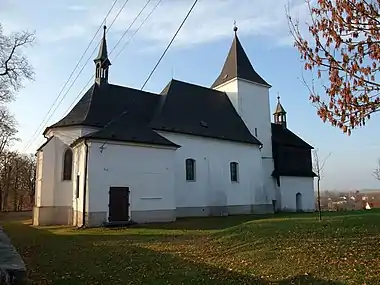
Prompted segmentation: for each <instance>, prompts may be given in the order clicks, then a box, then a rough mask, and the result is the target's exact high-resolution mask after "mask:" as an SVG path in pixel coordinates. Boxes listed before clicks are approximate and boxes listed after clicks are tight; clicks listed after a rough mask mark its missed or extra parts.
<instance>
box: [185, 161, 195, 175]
mask: <svg viewBox="0 0 380 285" xmlns="http://www.w3.org/2000/svg"><path fill="white" fill-rule="evenodd" d="M186 181H195V160H194V159H192V158H188V159H186Z"/></svg>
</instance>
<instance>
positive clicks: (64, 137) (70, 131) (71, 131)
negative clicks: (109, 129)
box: [46, 126, 99, 145]
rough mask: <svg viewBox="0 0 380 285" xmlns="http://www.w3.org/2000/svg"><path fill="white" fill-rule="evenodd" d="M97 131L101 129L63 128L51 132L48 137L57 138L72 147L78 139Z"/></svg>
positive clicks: (83, 127)
mask: <svg viewBox="0 0 380 285" xmlns="http://www.w3.org/2000/svg"><path fill="white" fill-rule="evenodd" d="M97 130H99V129H98V128H93V127H85V126H72V127H61V128H54V129H51V130H49V131H48V132H47V134H46V136H48V137H51V136H55V137H57V138H59V139H60V140H61V141H62V142H63V143H64V144H66V145H71V144H72V143H73V142H74V141H75V140H76V139H77V138H79V137H82V136H84V135H87V134H90V133H93V132H96V131H97Z"/></svg>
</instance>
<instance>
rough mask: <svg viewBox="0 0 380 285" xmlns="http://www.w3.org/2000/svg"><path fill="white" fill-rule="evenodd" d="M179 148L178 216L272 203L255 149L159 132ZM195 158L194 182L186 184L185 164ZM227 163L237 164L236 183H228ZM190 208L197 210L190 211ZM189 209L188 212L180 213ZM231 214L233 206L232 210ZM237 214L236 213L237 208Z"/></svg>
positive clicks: (247, 208) (257, 150) (177, 179)
mask: <svg viewBox="0 0 380 285" xmlns="http://www.w3.org/2000/svg"><path fill="white" fill-rule="evenodd" d="M159 133H160V134H161V135H162V136H164V137H166V138H167V139H169V140H170V141H172V142H174V143H176V144H178V145H181V146H182V147H181V148H179V149H177V151H176V162H175V182H176V184H175V185H176V187H175V189H176V206H177V215H178V216H187V215H208V214H210V213H209V212H208V211H209V209H207V207H220V206H222V207H223V206H225V207H231V206H247V207H245V208H244V209H245V210H243V208H241V209H240V210H242V211H246V212H250V211H251V208H250V206H251V205H254V204H265V203H271V202H267V201H266V197H265V193H263V187H262V186H263V180H262V162H261V153H260V150H259V148H258V146H255V145H249V144H243V143H236V142H235V143H234V142H229V141H223V140H217V139H210V138H203V137H198V136H190V135H181V134H175V133H169V132H159ZM187 158H192V159H195V161H196V164H195V170H196V173H195V181H186V170H185V161H186V159H187ZM230 162H237V163H238V182H231V178H230ZM192 208H197V209H194V210H193V211H192ZM181 209H188V210H183V211H182V210H181ZM231 209H232V210H231V211H233V207H231ZM236 211H239V210H238V209H236Z"/></svg>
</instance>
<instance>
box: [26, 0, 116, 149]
mask: <svg viewBox="0 0 380 285" xmlns="http://www.w3.org/2000/svg"><path fill="white" fill-rule="evenodd" d="M117 1H118V0H115V1H114V2H113V4H112V6H111V8H110V9H109V10H108V12H107V14H106V16H105V17H104V19H103V21H102V23H101V24H100V26H99V28H98V29H97V31H96V32H95V34H94V36H93V37H92V39H91V41H90V42H89V43H88V45H87V47H86V49H85V51H84V52H83V53H82V55H81V57H80V59H79V60H78V62H77V64H76V65H75V67H74V69H73V70H72V71H71V73H70V76H69V78H68V79H67V80H66V82H65V84H64V85H63V87H62V88H61V90H60V91H59V93H58V95H57V97H56V98H55V100H54V102H53V103H52V104H51V106H50V108H49V110H48V111H47V113H46V115H45V117H44V118H43V119H42V121H41V123H40V125H39V126H38V127H37V129H36V131H35V132H34V133H33V135H32V137H31V139H30V140H29V141H28V143H27V144H26V145H25V147H24V150H23V151H25V150H26V149H27V148H28V147H29V146H30V144H31V143H32V141H33V139H34V137H35V136H36V135H37V134H38V132H39V131H40V128H41V127H42V126H43V124H44V122H45V120H46V118H47V117H48V115H49V113H50V111H51V110H52V109H53V106H54V105H55V103H56V102H57V101H58V99H59V97H60V96H61V94H62V92H63V90H64V89H65V87H66V86H67V84H68V83H69V81H70V79H71V77H73V75H74V72H75V71H76V69H77V68H78V66H79V64H80V62H81V61H82V59H83V58H84V56H85V54H86V52H87V51H88V49H89V48H90V46H91V44H92V43H93V41H94V40H95V38H96V36H97V34H98V33H99V31H100V30H101V28H102V26H103V23H104V22H105V21H106V19H107V17H108V16H109V14H110V13H111V11H112V10H113V8H114V7H115V5H116V3H117Z"/></svg>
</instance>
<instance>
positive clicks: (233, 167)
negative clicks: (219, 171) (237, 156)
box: [230, 162, 239, 182]
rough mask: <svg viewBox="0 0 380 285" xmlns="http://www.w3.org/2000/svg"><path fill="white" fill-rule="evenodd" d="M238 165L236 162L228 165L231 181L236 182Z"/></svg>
mask: <svg viewBox="0 0 380 285" xmlns="http://www.w3.org/2000/svg"><path fill="white" fill-rule="evenodd" d="M238 172H239V164H238V163H237V162H231V163H230V173H231V181H232V182H238Z"/></svg>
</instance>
